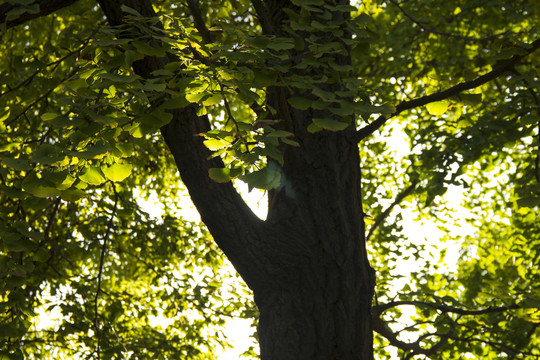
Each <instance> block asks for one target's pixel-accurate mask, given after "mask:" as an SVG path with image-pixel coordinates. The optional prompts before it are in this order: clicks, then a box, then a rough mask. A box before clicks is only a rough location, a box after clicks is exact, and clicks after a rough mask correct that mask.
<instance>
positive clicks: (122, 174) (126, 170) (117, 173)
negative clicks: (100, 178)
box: [101, 164, 133, 181]
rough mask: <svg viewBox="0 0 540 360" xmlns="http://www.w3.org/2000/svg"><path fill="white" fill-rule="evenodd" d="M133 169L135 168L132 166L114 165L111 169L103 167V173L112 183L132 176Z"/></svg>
mask: <svg viewBox="0 0 540 360" xmlns="http://www.w3.org/2000/svg"><path fill="white" fill-rule="evenodd" d="M132 169H133V166H132V165H131V164H114V165H111V166H110V167H102V168H101V171H103V174H105V177H106V178H107V179H109V180H111V181H122V180H124V179H125V178H127V177H128V176H129V174H131V170H132Z"/></svg>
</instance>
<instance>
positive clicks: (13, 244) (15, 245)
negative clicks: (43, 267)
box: [0, 233, 36, 252]
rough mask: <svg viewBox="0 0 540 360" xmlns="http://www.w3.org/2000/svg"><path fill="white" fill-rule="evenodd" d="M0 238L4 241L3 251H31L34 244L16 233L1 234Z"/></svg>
mask: <svg viewBox="0 0 540 360" xmlns="http://www.w3.org/2000/svg"><path fill="white" fill-rule="evenodd" d="M0 235H1V236H0V238H2V239H3V240H4V241H3V242H4V250H5V251H13V252H21V251H31V250H32V249H33V248H34V247H35V246H36V244H34V243H33V242H32V240H30V239H29V238H26V237H24V236H21V235H20V234H16V233H1V234H0Z"/></svg>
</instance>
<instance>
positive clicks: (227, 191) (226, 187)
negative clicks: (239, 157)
mask: <svg viewBox="0 0 540 360" xmlns="http://www.w3.org/2000/svg"><path fill="white" fill-rule="evenodd" d="M98 2H99V4H100V6H101V8H102V9H103V11H104V13H105V14H106V16H107V19H108V21H109V23H110V24H111V25H120V24H122V23H123V14H122V9H121V6H122V5H126V6H129V7H131V8H133V9H135V10H136V11H138V12H139V13H140V14H141V15H142V16H144V17H148V18H152V17H155V16H156V14H155V12H154V10H153V8H152V4H151V2H150V1H149V0H146V1H141V0H124V1H117V0H114V1H113V0H98ZM169 61H177V58H176V57H175V56H174V55H171V54H169V55H168V57H162V58H156V57H148V56H147V57H144V58H143V59H142V60H140V62H139V63H137V64H136V63H134V70H135V72H136V73H138V74H139V75H141V76H143V77H144V76H151V73H152V72H153V71H155V70H158V69H161V68H163V67H164V66H165V65H166V64H167V63H168V62H169ZM197 110H198V107H197V105H195V104H191V105H189V106H187V107H185V108H179V109H174V110H171V114H172V115H173V117H172V120H171V122H170V123H169V124H167V125H165V126H163V127H162V128H161V134H162V136H163V138H164V140H165V143H166V144H167V146H168V147H169V150H170V152H171V154H172V155H173V157H174V160H175V162H176V165H177V168H178V170H179V172H180V176H181V177H182V181H183V183H184V184H185V185H186V187H187V189H188V191H189V194H190V197H191V199H192V200H193V203H194V204H195V206H196V208H197V210H198V211H199V214H200V215H201V219H202V220H203V222H204V223H205V224H206V226H207V227H208V229H209V230H210V232H211V234H212V236H213V237H214V240H215V241H216V242H217V244H218V246H219V247H220V248H221V249H222V250H223V252H224V253H225V255H227V257H228V258H229V260H230V261H231V263H232V264H233V265H234V267H235V268H236V269H237V270H238V272H239V273H240V274H241V275H242V277H243V278H244V280H245V281H246V283H247V284H248V285H250V283H251V285H253V282H251V281H250V279H253V278H256V277H258V276H260V274H259V271H262V267H260V264H261V262H260V261H258V259H259V258H260V257H261V256H262V255H261V254H259V253H257V250H256V247H257V241H256V239H260V238H261V236H259V234H262V231H263V229H262V226H263V224H264V223H263V221H262V220H260V219H259V218H258V217H257V216H256V215H255V214H254V213H253V212H252V211H251V209H250V208H249V207H248V206H247V204H246V203H245V202H244V200H243V199H242V197H241V196H240V195H239V194H238V192H237V191H236V189H235V188H234V186H233V184H232V183H231V182H227V183H217V182H215V181H214V180H212V179H211V178H210V177H209V176H208V171H209V169H211V168H223V167H224V164H223V161H222V160H221V159H220V158H219V157H212V156H211V155H212V152H211V151H210V150H208V148H206V147H205V146H204V144H203V141H204V138H203V137H201V136H197V135H198V134H201V133H204V132H207V131H209V130H210V121H209V119H208V117H207V116H206V115H204V116H199V115H197Z"/></svg>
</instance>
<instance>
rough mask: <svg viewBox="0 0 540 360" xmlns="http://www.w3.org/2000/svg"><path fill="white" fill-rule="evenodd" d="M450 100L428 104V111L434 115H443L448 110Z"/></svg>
mask: <svg viewBox="0 0 540 360" xmlns="http://www.w3.org/2000/svg"><path fill="white" fill-rule="evenodd" d="M449 105H450V104H449V103H448V101H435V102H432V103H429V104H427V105H426V108H427V111H428V112H429V113H430V114H431V115H434V116H438V115H442V114H444V113H445V112H446V110H448V106H449Z"/></svg>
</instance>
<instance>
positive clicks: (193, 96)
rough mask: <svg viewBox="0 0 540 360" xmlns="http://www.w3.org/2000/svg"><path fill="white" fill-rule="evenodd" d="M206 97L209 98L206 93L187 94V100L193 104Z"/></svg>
mask: <svg viewBox="0 0 540 360" xmlns="http://www.w3.org/2000/svg"><path fill="white" fill-rule="evenodd" d="M205 96H207V94H205V93H189V94H186V100H187V101H189V102H191V103H198V102H199V101H201V99H202V98H204V97H205Z"/></svg>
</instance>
